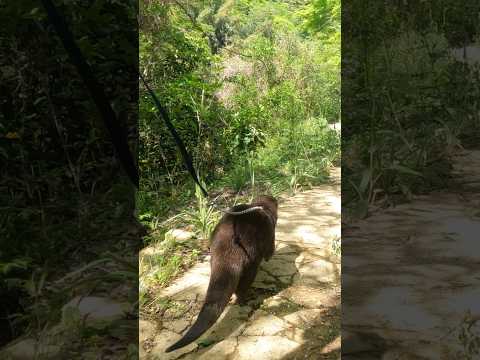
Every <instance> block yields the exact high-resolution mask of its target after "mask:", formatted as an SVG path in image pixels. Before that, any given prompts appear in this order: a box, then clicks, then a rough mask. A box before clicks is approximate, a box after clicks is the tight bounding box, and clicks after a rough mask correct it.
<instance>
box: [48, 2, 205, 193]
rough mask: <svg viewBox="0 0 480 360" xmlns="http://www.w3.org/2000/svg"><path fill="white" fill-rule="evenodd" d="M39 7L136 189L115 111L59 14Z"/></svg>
mask: <svg viewBox="0 0 480 360" xmlns="http://www.w3.org/2000/svg"><path fill="white" fill-rule="evenodd" d="M42 4H43V6H44V8H45V10H46V12H47V15H48V18H49V20H50V22H51V23H52V25H53V27H54V28H55V31H56V32H57V34H58V36H59V37H60V39H61V41H62V43H63V46H64V47H65V50H66V51H67V53H68V55H69V57H70V59H71V61H72V62H73V64H74V65H75V66H76V68H77V70H78V72H79V73H80V76H81V77H82V79H83V81H84V82H85V85H86V86H87V88H88V90H89V91H90V95H91V96H92V98H93V100H94V102H95V104H96V106H97V108H98V110H99V111H100V113H101V115H102V117H103V119H104V122H105V124H106V126H107V128H108V130H109V132H110V136H111V138H112V141H113V145H114V147H115V149H116V150H117V153H118V157H119V158H120V161H121V163H122V165H123V167H124V169H125V171H126V173H127V175H128V177H129V178H130V180H131V181H132V183H133V184H134V185H135V186H136V187H137V188H138V186H139V174H138V169H137V167H136V165H135V162H134V161H133V156H132V153H131V152H130V149H129V147H128V143H127V141H126V138H125V137H124V136H123V132H122V129H121V128H120V125H119V124H118V121H117V117H116V115H115V112H114V111H113V109H112V107H111V105H110V103H109V102H108V100H107V98H106V96H105V93H104V92H103V89H102V87H101V86H100V84H99V83H98V82H97V81H96V78H95V77H94V76H93V73H92V70H91V69H90V66H89V65H88V63H87V62H86V61H85V58H84V57H83V55H82V52H81V51H80V49H79V48H78V46H77V44H76V43H75V40H74V38H73V35H72V33H71V32H70V30H69V29H68V27H67V24H66V23H65V21H64V19H63V18H62V17H61V16H60V15H59V13H58V11H57V9H56V8H55V6H54V5H53V3H52V2H51V0H42ZM139 75H140V78H141V79H142V81H143V83H144V85H145V87H146V88H147V91H148V92H149V94H150V96H151V97H152V99H153V101H154V103H155V105H156V107H157V110H158V112H159V113H160V115H161V117H162V118H163V120H164V121H165V124H166V125H167V128H168V130H169V131H170V133H171V134H172V136H173V138H174V139H175V142H176V144H177V147H178V149H179V150H180V153H181V154H182V158H183V161H184V163H185V166H186V168H187V170H188V172H189V173H190V175H191V176H192V178H193V180H194V181H195V182H196V183H197V185H198V186H199V187H200V190H201V191H202V193H203V195H204V196H205V197H207V196H208V193H207V191H206V190H205V189H204V187H203V186H202V184H201V183H200V181H199V179H198V177H197V173H196V172H195V168H194V166H193V161H192V157H191V156H190V154H189V153H188V152H187V150H186V148H185V144H184V143H183V141H182V139H181V138H180V136H179V135H178V133H177V131H176V130H175V127H174V126H173V124H172V122H171V121H170V118H169V116H168V113H167V111H166V109H165V108H164V107H163V106H162V105H161V104H160V101H159V100H158V98H157V96H156V95H155V93H154V92H153V91H152V89H151V88H150V86H148V84H147V82H146V81H145V78H144V77H143V76H142V74H141V73H140V72H139Z"/></svg>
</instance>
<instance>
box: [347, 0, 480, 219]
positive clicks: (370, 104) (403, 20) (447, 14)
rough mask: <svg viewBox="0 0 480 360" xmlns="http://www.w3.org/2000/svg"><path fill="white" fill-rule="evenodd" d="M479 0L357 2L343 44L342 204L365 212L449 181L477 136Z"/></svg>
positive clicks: (358, 213) (349, 10)
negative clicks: (472, 48)
mask: <svg viewBox="0 0 480 360" xmlns="http://www.w3.org/2000/svg"><path fill="white" fill-rule="evenodd" d="M478 13H479V4H478V3H473V2H465V1H450V0H447V1H442V2H441V3H433V2H417V3H415V4H414V3H411V2H408V4H407V3H406V2H405V3H402V4H400V3H398V4H388V5H387V4H386V3H385V4H384V3H376V2H374V3H372V2H370V3H369V2H360V1H359V2H355V3H351V4H349V6H348V8H347V9H346V11H345V16H344V18H343V21H344V29H343V34H344V39H345V41H344V42H343V47H342V58H344V59H345V63H344V64H342V65H343V68H342V71H343V73H344V74H345V75H344V77H342V81H343V84H342V85H343V88H342V99H343V103H342V106H343V112H344V113H345V114H348V120H347V121H345V122H344V124H343V126H342V142H343V143H342V156H343V158H342V171H343V183H342V202H343V207H342V211H343V212H346V211H352V212H353V214H354V215H355V216H366V215H367V209H368V207H369V206H371V205H376V206H389V205H394V204H395V203H398V202H399V201H406V200H407V201H408V200H409V199H410V198H411V196H412V195H413V194H419V193H425V192H429V191H432V190H434V189H439V188H444V187H446V186H448V185H449V173H450V170H451V161H450V159H451V155H452V154H454V152H455V151H456V150H457V149H458V148H459V146H460V144H463V145H464V146H471V145H474V144H475V143H477V142H478V139H479V137H480V121H479V117H478V114H479V105H478V101H477V99H478V96H479V95H480V87H479V82H478V77H479V75H480V68H479V67H478V66H473V65H467V64H462V63H460V62H459V61H458V60H456V59H455V58H454V57H453V56H452V49H454V48H462V49H463V47H464V46H467V45H471V44H473V45H475V44H476V45H477V46H478V44H479V43H478V39H479V38H478V36H479V32H478V30H479V26H478V21H477V17H478Z"/></svg>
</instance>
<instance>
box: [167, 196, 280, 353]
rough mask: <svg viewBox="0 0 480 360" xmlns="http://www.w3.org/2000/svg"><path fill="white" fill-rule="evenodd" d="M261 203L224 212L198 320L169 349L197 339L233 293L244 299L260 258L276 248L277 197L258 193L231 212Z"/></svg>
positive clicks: (214, 235) (215, 236)
mask: <svg viewBox="0 0 480 360" xmlns="http://www.w3.org/2000/svg"><path fill="white" fill-rule="evenodd" d="M254 206H261V207H262V208H263V210H255V211H252V212H250V213H246V214H242V215H232V214H225V215H224V216H223V217H222V219H221V220H220V222H219V223H218V224H217V226H216V227H215V230H214V231H213V233H212V242H211V264H210V267H211V275H210V283H209V284H208V289H207V295H206V298H205V302H204V304H203V306H202V309H201V310H200V314H199V315H198V318H197V320H196V321H195V323H194V324H193V325H192V327H191V328H190V329H189V330H188V331H187V333H186V334H185V335H184V336H183V337H182V338H181V339H180V340H179V341H177V342H176V343H175V344H173V345H172V346H170V347H169V348H167V350H165V352H170V351H173V350H176V349H179V348H181V347H184V346H186V345H188V344H190V343H191V342H193V341H195V340H196V339H198V338H199V337H200V336H201V335H202V334H203V333H205V331H207V330H208V329H209V328H210V327H211V326H212V325H213V324H215V321H217V319H218V318H219V317H220V315H221V314H222V312H223V310H224V309H225V306H226V305H227V304H228V302H229V301H230V298H231V297H232V294H234V293H235V294H236V296H237V301H238V302H239V303H243V302H245V300H246V298H247V292H248V290H249V288H250V286H251V285H252V283H253V281H254V280H255V276H256V275H257V271H258V268H259V266H260V263H261V262H262V260H263V259H265V260H266V261H268V260H270V258H271V257H272V255H273V252H274V250H275V225H276V222H277V200H276V199H275V198H273V197H271V196H260V197H258V198H256V199H255V200H254V201H253V202H252V203H251V204H250V205H246V204H244V205H237V206H235V207H233V208H232V209H231V211H233V212H236V211H243V210H245V209H248V208H251V207H254Z"/></svg>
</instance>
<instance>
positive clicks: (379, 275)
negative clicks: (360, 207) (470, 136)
mask: <svg viewBox="0 0 480 360" xmlns="http://www.w3.org/2000/svg"><path fill="white" fill-rule="evenodd" d="M455 172H456V178H459V179H463V180H462V182H463V187H458V189H455V191H457V190H458V191H457V193H452V192H442V193H434V194H430V195H428V196H421V197H418V198H417V199H415V200H414V201H413V202H412V203H410V204H404V205H400V206H397V207H395V208H393V209H390V210H388V211H384V212H381V213H378V214H374V215H372V216H371V217H370V218H368V219H366V220H363V221H360V222H358V223H356V224H354V227H344V232H343V239H342V301H343V303H342V311H343V320H342V330H343V331H342V336H343V341H344V343H343V344H342V346H343V350H344V351H345V352H347V353H350V354H351V355H350V356H343V357H344V359H402V360H408V359H438V360H442V359H457V358H458V359H460V358H465V359H466V358H467V357H463V356H460V355H458V351H460V352H462V351H463V348H462V346H461V343H460V340H459V328H456V329H453V331H452V330H450V328H451V327H452V326H454V325H455V324H460V323H461V322H462V319H463V317H464V316H465V314H466V312H467V311H468V310H470V311H471V312H472V316H473V317H477V318H478V317H480V301H479V299H480V191H479V190H480V152H479V151H467V152H464V153H462V154H460V155H459V156H458V157H457V158H456V161H455ZM460 189H461V190H460ZM471 330H472V331H473V333H475V332H476V333H477V334H480V331H479V330H480V329H479V327H478V325H476V327H475V326H474V327H473V328H472V329H471ZM476 356H477V357H475V356H474V357H472V359H473V358H475V359H478V356H479V355H476Z"/></svg>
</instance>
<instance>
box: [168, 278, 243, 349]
mask: <svg viewBox="0 0 480 360" xmlns="http://www.w3.org/2000/svg"><path fill="white" fill-rule="evenodd" d="M238 280H239V276H238V275H236V274H235V273H234V271H232V270H231V269H229V271H223V273H222V274H218V275H217V276H215V274H212V277H211V278H210V283H209V284H208V290H207V296H206V298H205V303H204V304H203V306H202V309H201V310H200V314H198V317H197V320H196V321H195V323H194V324H193V325H192V327H191V328H190V329H189V330H188V331H187V333H186V334H185V335H184V336H183V337H182V338H181V339H180V340H178V341H177V342H176V343H175V344H173V345H171V346H170V347H168V348H167V349H166V350H165V352H166V353H168V352H170V351H173V350H176V349H180V348H182V347H184V346H187V345H188V344H190V343H191V342H193V341H195V340H197V339H198V338H199V337H200V336H202V334H203V333H205V331H207V330H208V329H210V328H211V327H212V325H213V324H215V321H217V319H218V318H219V317H220V315H221V314H222V312H223V310H224V309H225V306H227V304H228V302H229V301H230V298H231V297H232V295H233V293H234V291H235V289H236V288H237V284H238Z"/></svg>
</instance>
